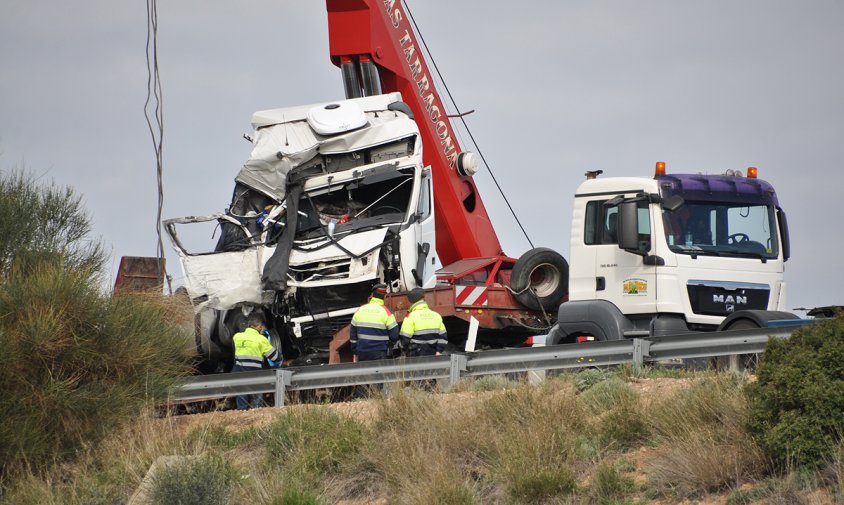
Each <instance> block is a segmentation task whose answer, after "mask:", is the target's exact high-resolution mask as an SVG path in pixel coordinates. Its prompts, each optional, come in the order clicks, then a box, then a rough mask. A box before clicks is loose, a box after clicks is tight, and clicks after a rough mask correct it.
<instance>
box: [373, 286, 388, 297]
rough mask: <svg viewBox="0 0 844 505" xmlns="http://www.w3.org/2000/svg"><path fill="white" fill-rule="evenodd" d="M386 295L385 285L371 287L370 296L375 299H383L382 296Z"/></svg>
mask: <svg viewBox="0 0 844 505" xmlns="http://www.w3.org/2000/svg"><path fill="white" fill-rule="evenodd" d="M386 294H387V285H386V284H376V285H374V286H372V296H374V297H375V298H380V299H382V300H383V299H384V296H385V295H386Z"/></svg>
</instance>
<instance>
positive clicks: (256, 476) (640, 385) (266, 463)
mask: <svg viewBox="0 0 844 505" xmlns="http://www.w3.org/2000/svg"><path fill="white" fill-rule="evenodd" d="M839 324H840V322H839ZM837 338H840V337H837ZM666 377H669V378H666ZM749 383H750V384H753V382H748V379H747V377H744V376H740V375H731V374H716V373H713V372H679V373H678V372H676V371H663V370H659V369H657V370H645V371H638V370H637V371H633V370H632V369H630V368H627V367H622V368H621V369H614V370H586V371H583V372H580V373H566V374H561V375H559V376H557V377H549V378H548V379H546V381H545V382H544V383H543V384H540V385H530V384H527V383H526V382H523V381H517V380H505V379H501V378H499V379H496V380H494V381H493V380H490V379H484V380H482V381H480V384H479V387H478V389H477V390H473V389H474V387H473V385H472V384H469V383H467V384H462V385H461V386H460V387H459V388H457V389H458V390H459V391H458V392H450V393H446V394H438V393H432V392H429V391H425V390H420V389H417V388H415V387H412V386H410V385H404V387H394V388H392V389H391V390H390V394H389V398H384V397H376V398H373V399H371V400H362V401H356V402H353V404H352V405H351V406H353V407H355V408H353V409H340V408H335V407H338V405H314V404H298V405H292V406H289V407H286V408H284V409H278V410H275V409H273V410H269V409H267V410H266V411H265V412H267V413H268V415H270V417H271V418H270V419H269V420H268V421H267V422H266V423H259V424H254V425H253V424H242V423H240V422H239V417H240V416H249V415H250V414H240V413H237V412H226V413H219V414H214V415H213V416H212V417H214V418H215V421H214V422H211V421H209V422H208V423H203V422H201V421H198V422H191V423H190V424H189V425H190V426H191V427H190V428H189V429H187V428H186V427H185V425H182V424H181V423H180V421H183V420H184V419H185V418H184V417H182V418H180V417H165V418H156V416H154V415H153V414H152V413H149V414H147V415H145V416H142V417H140V418H138V419H137V420H136V421H135V422H134V423H131V424H129V425H126V426H125V427H124V429H123V430H122V431H121V432H119V433H117V434H116V435H114V436H112V437H109V438H107V439H106V440H104V442H103V443H102V444H101V445H100V446H99V447H98V448H96V449H91V450H89V451H87V452H86V453H85V456H84V457H83V458H81V459H79V460H77V461H76V463H75V464H74V465H70V466H63V467H61V468H58V469H56V470H55V471H54V472H52V473H49V474H47V475H46V478H43V477H45V476H44V475H41V476H40V477H41V478H39V477H36V476H34V475H32V476H30V477H28V478H27V477H24V478H23V479H22V480H20V481H18V482H17V483H16V485H15V486H13V487H12V488H10V489H9V490H8V494H7V498H8V499H9V500H10V501H9V503H20V504H24V505H27V504H36V503H39V504H40V503H62V504H65V503H66V504H83V503H84V504H89V503H125V502H126V501H127V500H128V499H129V498H130V497H131V496H132V494H133V492H134V491H135V489H136V488H138V486H139V485H140V484H141V482H142V481H143V480H144V476H145V475H146V473H147V471H148V469H149V468H150V466H152V465H153V464H155V463H156V461H160V460H159V458H161V457H172V456H178V458H175V459H173V460H172V461H171V462H170V463H169V464H168V465H166V467H164V468H165V469H164V470H162V471H159V472H155V474H154V475H153V478H152V479H150V480H149V486H150V487H149V489H150V491H149V493H148V500H147V501H141V502H138V503H153V504H172V503H181V504H194V503H196V504H200V503H221V504H223V503H256V504H257V503H268V504H276V505H282V504H329V503H347V504H361V503H372V502H376V503H379V501H378V500H381V501H380V503H402V504H420V505H421V504H432V503H433V504H437V503H439V504H485V503H506V504H522V503H524V504H528V503H531V504H532V503H566V504H568V503H571V504H594V503H597V504H645V503H650V502H652V501H654V500H659V501H660V502H661V503H681V502H687V503H695V502H699V501H702V502H706V501H707V500H712V499H713V497H716V496H717V497H720V499H721V502H720V503H728V504H730V505H739V504H751V503H783V504H785V503H788V504H801V503H805V504H815V503H844V495H842V493H843V492H844V445H842V443H841V440H840V438H838V439H834V440H832V442H831V444H830V446H829V449H830V450H829V451H828V452H827V453H826V454H825V455H824V456H823V457H821V458H820V459H818V460H816V461H814V462H813V463H812V464H811V465H806V464H798V463H797V461H796V460H792V463H790V464H788V465H785V466H783V465H781V464H780V463H779V459H777V458H775V457H772V456H775V455H774V454H770V453H767V452H766V448H765V446H764V445H762V444H760V443H759V442H757V439H756V438H755V436H754V435H753V434H752V432H751V431H750V430H748V429H747V427H748V426H750V425H752V412H751V409H750V405H751V404H752V401H751V402H749V401H748V395H749V394H750V393H748V384H749ZM493 384H495V385H497V386H498V387H497V388H493V387H491V386H492V385H493ZM361 412H364V413H365V414H366V415H361ZM254 413H255V412H253V414H254ZM270 413H271V414H270ZM227 421H228V422H230V423H231V424H227Z"/></svg>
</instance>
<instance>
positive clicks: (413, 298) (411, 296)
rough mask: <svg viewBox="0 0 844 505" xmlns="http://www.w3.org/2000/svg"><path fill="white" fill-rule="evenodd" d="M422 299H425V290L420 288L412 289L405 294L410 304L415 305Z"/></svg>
mask: <svg viewBox="0 0 844 505" xmlns="http://www.w3.org/2000/svg"><path fill="white" fill-rule="evenodd" d="M423 298H425V290H424V289H422V288H413V289H411V290H410V293H408V294H407V299H408V300H410V303H416V302H418V301H419V300H421V299H423Z"/></svg>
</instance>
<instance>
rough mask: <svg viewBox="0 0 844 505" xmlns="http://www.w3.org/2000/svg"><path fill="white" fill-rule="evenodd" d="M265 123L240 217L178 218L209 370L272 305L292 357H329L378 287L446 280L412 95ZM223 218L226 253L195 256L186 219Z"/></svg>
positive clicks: (274, 115)
mask: <svg viewBox="0 0 844 505" xmlns="http://www.w3.org/2000/svg"><path fill="white" fill-rule="evenodd" d="M252 125H253V127H254V129H255V131H254V136H253V138H252V142H253V149H252V153H251V155H250V158H249V160H248V161H247V162H246V164H245V165H244V167H243V168H242V169H241V171H240V172H239V174H238V175H237V177H236V178H235V190H234V195H233V197H232V201H231V204H230V206H229V208H228V209H227V210H226V212H221V213H216V214H211V215H208V216H203V217H193V216H191V217H183V218H175V219H169V220H166V221H165V222H164V224H165V228H166V230H167V233H168V235H169V236H170V239H171V242H172V243H173V246H174V248H175V250H176V252H177V253H178V254H179V258H180V260H181V264H182V270H183V273H184V282H185V289H186V290H187V292H188V294H189V296H190V298H191V300H192V301H193V305H194V310H195V312H196V315H197V345H198V348H199V351H200V352H201V354H202V355H203V357H204V358H205V359H206V361H207V363H206V366H208V367H212V368H215V369H223V368H225V367H226V366H228V364H229V363H230V360H231V337H232V335H233V334H234V333H236V332H237V331H240V329H241V328H242V324H243V322H244V320H245V318H246V316H247V315H248V314H249V313H250V312H252V311H253V310H262V311H263V313H264V314H265V316H266V317H267V319H268V320H269V325H270V328H271V334H272V336H273V338H274V339H276V344H277V345H280V346H282V348H283V349H284V351H285V354H286V355H287V356H291V355H292V356H294V357H297V358H298V359H297V361H300V362H325V361H327V357H328V345H329V343H330V341H331V339H332V338H333V336H334V334H335V333H336V332H337V331H338V330H340V329H341V328H343V327H344V326H346V325H347V324H348V323H349V321H350V320H351V318H352V315H353V313H354V312H355V310H356V309H357V308H358V307H359V306H360V305H361V304H362V303H365V302H366V299H367V297H368V295H369V293H370V291H371V288H372V286H373V285H374V284H377V283H380V282H383V283H385V284H387V285H388V287H389V288H388V289H389V290H390V291H407V290H410V289H413V288H414V287H433V286H434V285H435V283H436V279H435V275H434V265H435V263H436V258H435V254H436V252H435V249H434V243H435V237H434V213H433V207H432V201H433V200H432V197H433V195H432V191H433V188H432V184H431V173H430V169H429V168H426V167H425V166H424V164H423V162H422V144H421V141H420V140H419V134H418V133H419V132H418V129H417V126H416V123H415V122H414V121H413V118H412V117H411V113H410V110H409V108H408V107H407V105H405V104H404V103H403V102H402V101H401V96H400V94H399V93H391V94H387V95H378V96H371V97H366V98H358V99H350V100H342V101H338V102H330V103H324V104H318V105H313V106H304V107H293V108H285V109H273V110H268V111H259V112H256V113H255V114H254V115H253V117H252ZM209 222H212V223H213V222H217V223H219V227H220V231H221V233H220V237H219V240H218V241H217V242H216V246H214V247H213V251H210V252H194V251H188V250H187V249H186V247H185V246H184V245H183V244H182V242H181V241H180V239H179V236H178V234H177V225H192V224H198V223H209ZM209 248H210V247H209Z"/></svg>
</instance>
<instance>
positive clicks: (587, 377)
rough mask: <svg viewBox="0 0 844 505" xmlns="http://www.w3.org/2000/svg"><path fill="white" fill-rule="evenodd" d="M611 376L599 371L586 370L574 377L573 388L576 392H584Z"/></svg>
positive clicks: (595, 369)
mask: <svg viewBox="0 0 844 505" xmlns="http://www.w3.org/2000/svg"><path fill="white" fill-rule="evenodd" d="M611 376H612V374H611V373H609V372H605V371H603V370H601V369H598V368H587V369H585V370H581V371H580V372H577V373H576V374H575V375H574V386H575V387H576V388H577V390H578V391H586V390H587V389H589V388H591V387H592V386H594V385H595V384H598V383H599V382H601V381H605V380H607V379H609V378H610V377H611Z"/></svg>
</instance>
